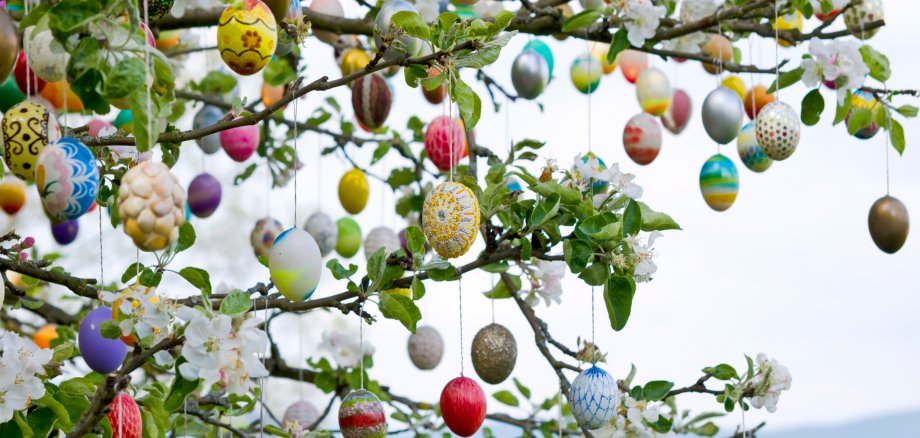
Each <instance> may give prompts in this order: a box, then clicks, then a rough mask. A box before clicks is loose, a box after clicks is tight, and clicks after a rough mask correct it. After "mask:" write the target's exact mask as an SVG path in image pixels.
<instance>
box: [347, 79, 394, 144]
mask: <svg viewBox="0 0 920 438" xmlns="http://www.w3.org/2000/svg"><path fill="white" fill-rule="evenodd" d="M351 106H352V108H354V110H355V119H356V120H357V121H358V124H359V125H361V127H362V128H364V130H365V131H373V130H375V129H377V128H379V127H381V126H383V123H384V122H386V121H387V116H388V115H390V107H392V106H393V96H392V95H391V94H390V86H389V85H387V81H386V79H384V78H383V77H382V76H380V75H379V74H372V75H367V76H362V77H360V78H358V79H355V83H354V85H352V87H351Z"/></svg>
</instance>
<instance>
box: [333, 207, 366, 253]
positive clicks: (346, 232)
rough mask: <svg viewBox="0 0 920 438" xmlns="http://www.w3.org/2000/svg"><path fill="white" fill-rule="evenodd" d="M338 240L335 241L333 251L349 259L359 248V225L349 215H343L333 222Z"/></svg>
mask: <svg viewBox="0 0 920 438" xmlns="http://www.w3.org/2000/svg"><path fill="white" fill-rule="evenodd" d="M335 225H336V228H337V230H336V231H337V234H338V236H339V237H338V241H336V243H335V252H337V253H339V255H340V256H342V257H344V258H346V259H349V258H352V257H353V256H354V255H355V254H357V253H358V249H359V248H361V227H360V226H358V223H357V222H355V220H354V219H352V218H350V217H343V218H341V219H339V220H338V221H336V223H335Z"/></svg>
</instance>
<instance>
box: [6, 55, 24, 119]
mask: <svg viewBox="0 0 920 438" xmlns="http://www.w3.org/2000/svg"><path fill="white" fill-rule="evenodd" d="M0 44H2V43H0ZM0 57H2V55H0ZM24 100H26V95H25V94H22V90H20V89H19V87H18V86H16V79H15V78H12V77H8V78H7V79H6V81H4V82H3V84H0V111H3V112H6V111H7V110H9V109H10V108H12V107H13V105H16V104H17V103H19V102H22V101H24Z"/></svg>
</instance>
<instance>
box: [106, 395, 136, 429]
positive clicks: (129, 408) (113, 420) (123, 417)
mask: <svg viewBox="0 0 920 438" xmlns="http://www.w3.org/2000/svg"><path fill="white" fill-rule="evenodd" d="M106 417H107V418H108V419H109V424H110V425H111V426H112V438H141V432H142V430H143V421H142V420H141V411H140V409H138V408H137V403H135V402H134V399H133V398H131V396H130V395H128V394H126V393H124V392H122V393H119V394H118V395H116V396H115V399H114V400H112V404H110V405H109V413H108V414H106Z"/></svg>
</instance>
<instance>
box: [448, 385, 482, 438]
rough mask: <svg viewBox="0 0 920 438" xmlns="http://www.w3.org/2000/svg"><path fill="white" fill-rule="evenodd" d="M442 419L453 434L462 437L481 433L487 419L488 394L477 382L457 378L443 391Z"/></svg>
mask: <svg viewBox="0 0 920 438" xmlns="http://www.w3.org/2000/svg"><path fill="white" fill-rule="evenodd" d="M441 417H442V418H444V424H446V425H447V427H448V428H449V429H450V430H451V432H453V433H455V434H457V435H460V436H462V437H468V436H472V435H473V434H475V433H476V432H478V431H479V428H480V427H481V426H482V422H483V421H485V419H486V394H485V392H483V391H482V388H481V387H480V386H479V384H478V383H476V381H474V380H473V379H471V378H469V377H463V376H460V377H457V378H455V379H453V380H451V381H450V382H447V385H446V386H444V389H443V390H442V391H441Z"/></svg>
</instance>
